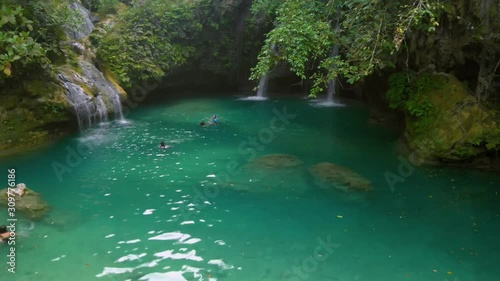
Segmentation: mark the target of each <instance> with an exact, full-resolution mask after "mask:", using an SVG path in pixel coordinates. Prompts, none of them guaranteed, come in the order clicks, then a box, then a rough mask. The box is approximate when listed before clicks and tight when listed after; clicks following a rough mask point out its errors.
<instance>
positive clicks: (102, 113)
mask: <svg viewBox="0 0 500 281" xmlns="http://www.w3.org/2000/svg"><path fill="white" fill-rule="evenodd" d="M96 99H97V102H96V103H95V105H96V108H97V112H98V113H99V119H94V122H95V124H97V123H100V122H107V121H108V109H107V108H106V105H105V104H104V101H103V100H102V98H101V96H97V97H96ZM96 117H97V116H96Z"/></svg>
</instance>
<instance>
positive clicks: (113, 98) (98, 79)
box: [80, 61, 124, 120]
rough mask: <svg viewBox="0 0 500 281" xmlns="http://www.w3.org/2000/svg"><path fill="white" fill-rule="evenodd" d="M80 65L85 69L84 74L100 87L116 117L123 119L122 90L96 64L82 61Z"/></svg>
mask: <svg viewBox="0 0 500 281" xmlns="http://www.w3.org/2000/svg"><path fill="white" fill-rule="evenodd" d="M80 66H81V67H82V70H83V76H84V77H85V78H86V79H87V80H88V81H89V82H90V84H91V85H93V86H94V87H95V88H97V89H98V91H99V93H100V95H101V96H102V97H103V98H104V99H106V100H107V102H108V103H109V104H110V105H112V106H113V112H114V115H115V119H119V120H123V119H124V118H123V109H122V104H121V100H120V92H119V91H118V90H117V89H116V88H115V86H114V85H113V84H112V83H111V82H109V81H108V80H107V79H106V78H105V77H104V75H103V74H102V72H100V71H99V70H98V69H97V68H96V67H95V66H94V65H92V64H91V63H88V62H86V61H81V62H80Z"/></svg>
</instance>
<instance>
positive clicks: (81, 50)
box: [71, 42, 85, 55]
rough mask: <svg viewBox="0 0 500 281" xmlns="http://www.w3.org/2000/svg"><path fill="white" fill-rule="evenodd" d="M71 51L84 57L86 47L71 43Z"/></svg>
mask: <svg viewBox="0 0 500 281" xmlns="http://www.w3.org/2000/svg"><path fill="white" fill-rule="evenodd" d="M71 49H73V51H75V53H77V54H79V55H83V53H84V52H85V47H84V46H83V45H82V44H81V43H78V42H73V43H71Z"/></svg>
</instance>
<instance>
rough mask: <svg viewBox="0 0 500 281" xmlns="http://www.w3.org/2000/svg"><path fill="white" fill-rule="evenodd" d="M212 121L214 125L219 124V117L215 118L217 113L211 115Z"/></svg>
mask: <svg viewBox="0 0 500 281" xmlns="http://www.w3.org/2000/svg"><path fill="white" fill-rule="evenodd" d="M212 123H213V124H214V125H217V124H219V118H217V115H215V114H214V116H212Z"/></svg>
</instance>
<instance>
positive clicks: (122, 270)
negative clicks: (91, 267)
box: [95, 267, 134, 278]
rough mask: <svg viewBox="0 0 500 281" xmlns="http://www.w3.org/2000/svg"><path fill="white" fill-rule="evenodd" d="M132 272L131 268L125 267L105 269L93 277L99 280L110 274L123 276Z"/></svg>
mask: <svg viewBox="0 0 500 281" xmlns="http://www.w3.org/2000/svg"><path fill="white" fill-rule="evenodd" d="M132 271H134V268H131V267H125V268H119V267H105V268H104V270H103V271H102V272H101V273H99V274H97V275H96V276H95V277H97V278H100V277H104V276H107V275H112V274H123V273H127V272H132Z"/></svg>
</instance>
